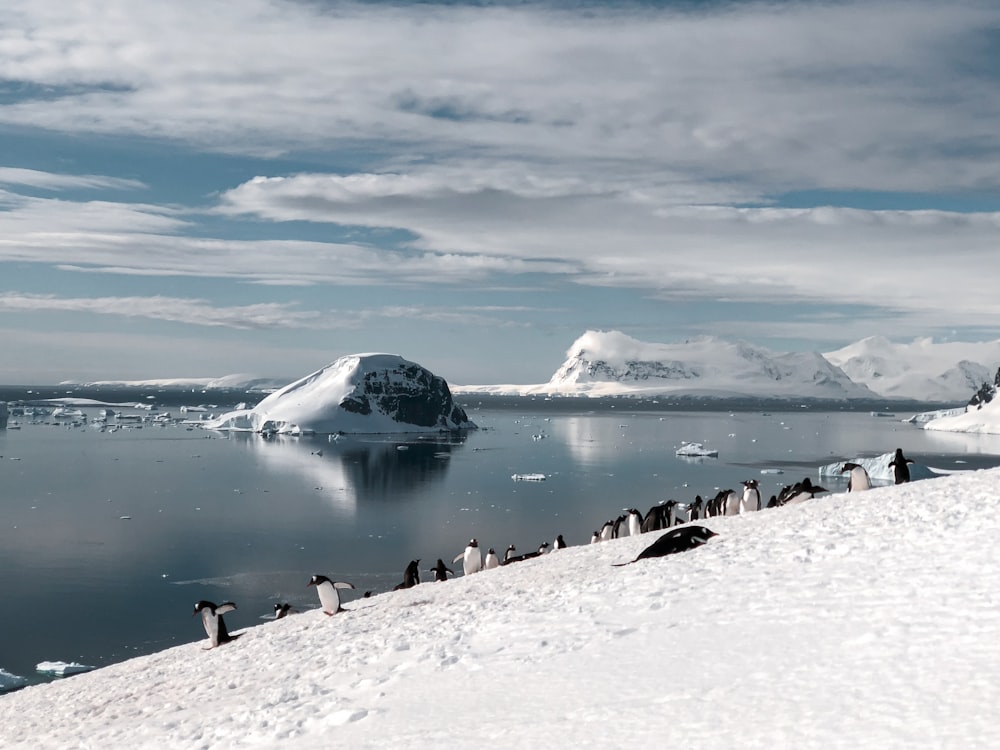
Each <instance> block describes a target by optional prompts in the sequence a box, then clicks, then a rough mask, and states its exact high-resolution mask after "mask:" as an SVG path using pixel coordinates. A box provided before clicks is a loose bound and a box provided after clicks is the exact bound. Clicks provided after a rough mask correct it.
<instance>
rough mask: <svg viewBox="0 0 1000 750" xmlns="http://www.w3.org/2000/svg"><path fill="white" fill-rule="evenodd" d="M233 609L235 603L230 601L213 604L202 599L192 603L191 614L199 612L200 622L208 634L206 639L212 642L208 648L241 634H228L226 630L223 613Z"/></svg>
mask: <svg viewBox="0 0 1000 750" xmlns="http://www.w3.org/2000/svg"><path fill="white" fill-rule="evenodd" d="M234 609H236V605H235V604H233V603H232V602H223V603H222V604H215V603H214V602H209V601H206V600H204V599H202V600H201V601H200V602H198V603H196V604H195V605H194V612H192V613H191V616H192V617H194V616H195V615H197V614H201V624H202V625H204V626H205V633H207V634H208V640H209V642H211V644H212V645H211V646H209V648H215V647H216V646H221V645H222V644H223V643H229V641H235V640H236V639H237V638H239V637H240V635H242V633H240V634H239V635H230V634H229V631H228V630H226V621H225V620H223V619H222V615H223V614H224V613H226V612H232V611H233V610H234Z"/></svg>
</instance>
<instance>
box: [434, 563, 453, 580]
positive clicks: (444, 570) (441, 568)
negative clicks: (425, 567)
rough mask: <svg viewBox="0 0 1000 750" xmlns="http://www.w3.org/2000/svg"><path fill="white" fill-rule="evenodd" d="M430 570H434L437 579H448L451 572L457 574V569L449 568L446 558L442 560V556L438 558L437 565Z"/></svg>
mask: <svg viewBox="0 0 1000 750" xmlns="http://www.w3.org/2000/svg"><path fill="white" fill-rule="evenodd" d="M430 570H432V571H434V580H435V581H447V580H448V574H449V573H451V574H452V575H455V571H454V570H452V569H451V568H449V567H448V566H447V565H445V564H444V560H442V559H441V558H440V557H439V558H438V561H437V565H435V566H434V567H433V568H430Z"/></svg>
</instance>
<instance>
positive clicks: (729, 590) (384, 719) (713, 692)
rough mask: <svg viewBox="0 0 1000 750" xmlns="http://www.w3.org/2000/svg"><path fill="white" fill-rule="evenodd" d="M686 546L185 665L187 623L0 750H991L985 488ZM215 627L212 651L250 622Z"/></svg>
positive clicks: (24, 721) (970, 481)
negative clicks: (166, 644)
mask: <svg viewBox="0 0 1000 750" xmlns="http://www.w3.org/2000/svg"><path fill="white" fill-rule="evenodd" d="M611 510H614V509H613V508H612V509H611ZM703 523H704V525H706V526H708V527H709V528H711V529H712V530H714V531H716V532H718V533H719V536H718V537H716V538H714V539H712V540H711V541H710V542H709V543H708V544H707V545H705V546H704V547H701V548H699V549H696V550H692V551H689V552H685V553H681V554H679V555H675V556H672V557H665V558H658V559H652V560H643V561H640V562H638V563H635V564H633V565H628V566H626V567H623V568H616V567H612V564H613V563H619V562H624V561H627V560H631V559H633V558H634V557H635V556H636V555H637V554H638V553H639V552H640V551H641V550H642V549H644V548H645V547H646V546H648V545H649V544H650V543H651V542H652V541H653V540H654V539H656V538H658V536H659V533H657V532H654V533H650V534H645V535H642V536H640V537H628V538H622V539H618V540H614V541H609V542H603V543H599V544H579V545H578V546H572V547H570V548H568V549H565V550H560V551H558V552H552V553H550V554H548V555H545V556H543V557H540V558H537V559H534V560H527V561H524V562H521V563H517V564H515V565H511V566H506V567H501V568H497V569H495V570H491V571H485V572H481V573H477V574H475V575H472V576H469V577H459V578H457V579H454V580H450V581H448V582H447V583H422V584H420V585H418V586H415V587H413V588H411V589H406V590H402V591H398V592H392V593H386V594H381V595H377V596H374V597H372V598H370V599H355V600H353V601H349V602H347V603H346V607H347V608H348V611H345V612H343V613H341V614H339V615H336V616H334V617H327V616H326V615H324V614H322V613H321V612H320V611H319V610H318V609H314V610H310V611H308V612H304V613H302V614H297V615H293V616H290V617H286V618H283V619H281V620H274V621H266V622H261V623H260V624H257V625H256V626H254V627H248V628H246V629H245V630H244V631H243V633H244V634H243V636H242V637H241V638H240V639H239V640H238V641H235V642H233V643H230V644H227V645H224V646H222V647H220V648H217V649H212V650H208V651H206V650H203V648H204V646H205V645H206V641H205V638H204V635H203V633H200V632H198V631H200V630H201V623H200V622H198V621H196V620H191V631H192V641H193V642H192V643H188V644H185V645H181V646H177V647H174V648H171V649H169V650H166V651H163V652H160V653H156V654H152V655H149V656H144V657H140V658H136V659H133V660H130V661H126V662H123V663H120V664H116V665H113V666H110V667H106V668H102V669H99V670H96V671H94V672H90V673H88V674H82V675H77V676H74V677H72V678H69V679H66V680H60V681H58V682H54V683H50V684H44V685H38V686H30V687H27V688H25V689H23V690H21V691H18V692H15V693H11V694H8V695H6V696H3V697H0V706H2V710H0V736H2V737H3V738H4V740H3V743H4V747H5V748H33V749H34V750H48V749H55V748H64V747H78V746H88V747H130V748H132V747H139V748H191V747H200V748H242V747H282V748H293V749H294V748H315V747H331V746H337V747H351V748H386V747H407V748H410V749H411V750H415V749H417V748H438V747H449V748H481V747H492V746H506V747H534V746H538V745H539V744H545V745H550V746H557V747H685V748H733V747H746V748H766V747H794V748H799V749H806V748H817V749H818V748H824V749H825V748H831V747H844V748H846V747H850V748H940V747H998V746H1000V722H998V721H997V720H996V718H995V707H996V705H997V703H998V701H1000V590H998V589H997V588H996V586H995V585H994V583H993V580H992V578H991V577H990V576H989V575H984V574H983V571H990V570H996V569H997V567H998V565H1000V547H998V546H997V545H996V543H995V540H996V538H997V535H998V533H1000V470H989V471H980V472H972V473H967V474H960V475H952V476H946V477H942V478H938V479H930V480H926V481H921V482H916V483H912V484H907V485H901V486H898V487H895V486H893V487H879V488H874V489H872V490H870V491H868V492H863V493H855V494H851V495H848V494H846V493H838V494H833V495H825V496H821V497H819V498H816V499H815V500H811V501H808V502H806V503H803V504H801V505H797V506H790V507H785V508H777V509H773V510H765V511H761V512H757V513H749V514H746V515H744V516H733V517H718V518H712V519H709V520H707V521H705V522H703ZM463 536H464V535H463V534H462V532H461V530H459V529H456V537H463ZM546 536H548V533H547V532H546ZM461 541H464V539H462V540H461ZM484 541H485V543H487V544H488V543H490V542H491V540H484ZM579 541H580V542H583V541H584V540H579ZM405 562H406V561H400V565H401V568H402V566H403V565H404V564H405ZM327 572H328V573H331V574H332V573H335V571H327ZM307 580H308V577H307V576H306V577H305V578H304V580H303V586H305V584H306V582H307ZM317 603H318V602H317ZM238 614H240V613H239V612H233V613H231V615H232V616H233V617H232V619H229V616H227V624H228V625H229V627H230V630H231V631H232V632H239V630H240V627H242V626H245V625H248V624H250V623H251V622H259V620H258V618H257V616H256V613H247V614H243V616H242V618H237V617H235V616H236V615H238ZM132 616H134V617H135V621H136V623H137V625H138V624H141V622H142V613H141V612H136V613H133V615H132ZM178 617H180V618H187V617H189V613H188V612H187V611H185V612H181V613H178Z"/></svg>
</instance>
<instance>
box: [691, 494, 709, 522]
mask: <svg viewBox="0 0 1000 750" xmlns="http://www.w3.org/2000/svg"><path fill="white" fill-rule="evenodd" d="M704 504H705V501H704V500H702V499H701V495H695V496H694V502H693V503H691V505H689V506H688V507H689V508H690V510H689V511H688V517H689V519H690V520H692V521H698V520H701V514H702V512H703V507H704Z"/></svg>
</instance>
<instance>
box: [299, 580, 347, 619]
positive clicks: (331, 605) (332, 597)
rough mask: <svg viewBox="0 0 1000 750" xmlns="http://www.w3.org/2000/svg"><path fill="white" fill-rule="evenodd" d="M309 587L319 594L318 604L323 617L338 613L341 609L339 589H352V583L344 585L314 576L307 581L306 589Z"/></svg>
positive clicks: (340, 582)
mask: <svg viewBox="0 0 1000 750" xmlns="http://www.w3.org/2000/svg"><path fill="white" fill-rule="evenodd" d="M310 586H315V587H316V593H317V594H319V603H320V604H321V605H322V606H323V614H325V615H331V616H332V615H335V614H337V613H338V612H340V611H341V610H342V609H343V607H341V606H340V591H339V589H353V588H354V584H353V583H345V582H344V581H331V580H330V579H329V578H327V577H326V576H321V575H314V576H313V577H312V578H310V579H309V583H307V584H306V588H309V587H310Z"/></svg>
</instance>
